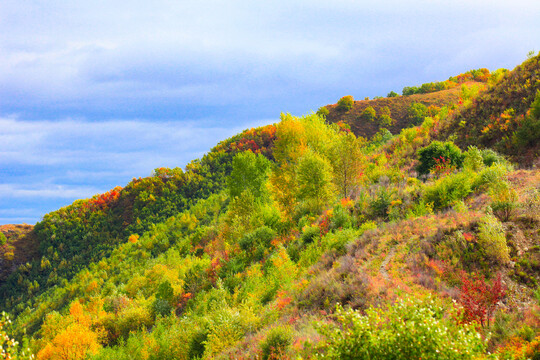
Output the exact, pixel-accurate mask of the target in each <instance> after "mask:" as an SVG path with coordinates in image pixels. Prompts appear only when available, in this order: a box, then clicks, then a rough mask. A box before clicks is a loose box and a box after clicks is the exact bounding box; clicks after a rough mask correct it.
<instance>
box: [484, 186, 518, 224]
mask: <svg viewBox="0 0 540 360" xmlns="http://www.w3.org/2000/svg"><path fill="white" fill-rule="evenodd" d="M490 195H491V199H492V200H493V202H492V203H491V208H492V209H493V214H495V215H496V216H497V217H498V218H499V219H501V221H508V220H510V218H511V217H512V215H513V213H514V209H515V208H516V207H517V205H518V202H517V200H518V196H517V193H516V191H515V190H514V189H512V188H511V187H510V184H508V182H506V181H501V182H499V183H498V184H497V185H496V186H493V187H492V188H491V191H490Z"/></svg>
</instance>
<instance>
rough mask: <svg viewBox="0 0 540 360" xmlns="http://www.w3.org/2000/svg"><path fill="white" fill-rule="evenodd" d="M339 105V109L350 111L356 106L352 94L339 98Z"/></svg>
mask: <svg viewBox="0 0 540 360" xmlns="http://www.w3.org/2000/svg"><path fill="white" fill-rule="evenodd" d="M337 105H338V109H339V110H344V111H349V110H351V109H352V107H353V106H354V98H353V97H352V95H346V96H344V97H342V98H341V99H339V100H338V102H337Z"/></svg>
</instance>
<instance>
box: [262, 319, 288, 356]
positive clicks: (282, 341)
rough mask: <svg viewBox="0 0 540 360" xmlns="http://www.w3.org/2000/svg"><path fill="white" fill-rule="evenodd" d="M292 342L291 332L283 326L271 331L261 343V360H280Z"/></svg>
mask: <svg viewBox="0 0 540 360" xmlns="http://www.w3.org/2000/svg"><path fill="white" fill-rule="evenodd" d="M292 340H293V337H292V333H291V330H290V329H289V328H288V327H285V326H278V327H275V328H273V329H271V330H270V331H269V332H268V335H267V336H266V339H265V340H264V341H263V342H262V343H261V353H262V357H261V358H262V360H273V359H276V360H277V359H282V358H284V355H285V353H286V351H287V349H288V347H289V346H290V345H291V343H292Z"/></svg>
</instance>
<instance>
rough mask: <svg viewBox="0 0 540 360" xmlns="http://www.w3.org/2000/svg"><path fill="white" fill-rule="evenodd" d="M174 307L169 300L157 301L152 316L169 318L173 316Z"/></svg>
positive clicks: (153, 304) (153, 306)
mask: <svg viewBox="0 0 540 360" xmlns="http://www.w3.org/2000/svg"><path fill="white" fill-rule="evenodd" d="M171 310H172V306H171V304H169V302H168V301H167V300H164V299H159V298H158V299H156V300H154V302H153V303H152V315H154V317H156V316H158V315H159V316H167V315H170V314H171Z"/></svg>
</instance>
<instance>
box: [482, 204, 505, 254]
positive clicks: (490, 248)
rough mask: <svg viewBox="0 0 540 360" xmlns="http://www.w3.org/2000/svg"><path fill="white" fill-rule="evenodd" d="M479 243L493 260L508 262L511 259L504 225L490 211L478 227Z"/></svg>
mask: <svg viewBox="0 0 540 360" xmlns="http://www.w3.org/2000/svg"><path fill="white" fill-rule="evenodd" d="M478 229H479V232H478V245H480V246H481V247H482V249H483V250H484V253H485V254H486V256H487V257H488V258H489V259H491V260H492V261H495V262H499V263H502V264H506V263H508V262H509V261H510V251H509V250H508V246H507V245H506V234H505V229H504V225H503V224H502V223H501V222H500V221H499V220H498V219H497V218H496V217H495V216H493V214H492V213H491V212H490V211H488V213H487V214H486V215H485V216H484V217H483V218H482V220H481V221H480V225H479V227H478Z"/></svg>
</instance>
